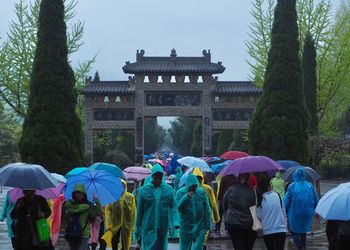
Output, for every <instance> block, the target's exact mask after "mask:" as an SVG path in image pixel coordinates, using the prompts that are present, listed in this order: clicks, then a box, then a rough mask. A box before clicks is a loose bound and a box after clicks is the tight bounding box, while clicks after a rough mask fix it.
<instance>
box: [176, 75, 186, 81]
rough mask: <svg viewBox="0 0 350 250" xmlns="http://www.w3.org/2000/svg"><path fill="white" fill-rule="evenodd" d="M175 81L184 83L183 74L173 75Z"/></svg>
mask: <svg viewBox="0 0 350 250" xmlns="http://www.w3.org/2000/svg"><path fill="white" fill-rule="evenodd" d="M175 80H176V83H184V82H185V76H181V75H178V76H175Z"/></svg>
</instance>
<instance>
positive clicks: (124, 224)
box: [105, 180, 136, 249]
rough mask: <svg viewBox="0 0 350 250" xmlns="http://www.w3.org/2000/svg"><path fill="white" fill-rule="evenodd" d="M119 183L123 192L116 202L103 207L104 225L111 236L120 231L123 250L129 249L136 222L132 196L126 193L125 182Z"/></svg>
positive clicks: (134, 204) (134, 203)
mask: <svg viewBox="0 0 350 250" xmlns="http://www.w3.org/2000/svg"><path fill="white" fill-rule="evenodd" d="M121 182H122V184H123V185H124V187H125V191H124V193H123V195H122V196H121V197H120V199H119V200H118V201H117V202H115V203H113V204H109V205H107V206H106V207H105V223H106V228H107V229H109V230H110V231H111V232H112V235H113V236H114V235H115V234H116V233H117V232H118V231H119V230H121V231H120V233H121V242H122V246H123V249H129V248H130V246H131V239H132V232H133V230H134V227H135V221H136V202H135V197H134V195H132V194H131V193H129V192H127V184H126V182H125V181H124V180H121ZM108 243H109V242H108Z"/></svg>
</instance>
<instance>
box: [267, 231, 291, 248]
mask: <svg viewBox="0 0 350 250" xmlns="http://www.w3.org/2000/svg"><path fill="white" fill-rule="evenodd" d="M285 241H286V233H275V234H268V235H264V242H265V245H266V248H267V250H283V249H284V243H285Z"/></svg>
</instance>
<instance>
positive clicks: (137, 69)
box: [123, 49, 225, 75]
mask: <svg viewBox="0 0 350 250" xmlns="http://www.w3.org/2000/svg"><path fill="white" fill-rule="evenodd" d="M144 53H145V52H144V51H143V50H141V52H137V55H136V62H134V63H130V62H126V64H125V66H124V67H123V71H124V73H128V74H144V75H178V74H182V75H191V74H196V75H204V74H208V75H212V74H221V73H223V72H224V71H225V67H224V66H222V63H221V62H217V63H213V62H211V55H210V51H208V52H207V51H206V50H204V51H203V56H202V57H177V54H176V50H175V49H173V50H172V51H171V54H170V56H169V57H153V56H152V57H146V56H144Z"/></svg>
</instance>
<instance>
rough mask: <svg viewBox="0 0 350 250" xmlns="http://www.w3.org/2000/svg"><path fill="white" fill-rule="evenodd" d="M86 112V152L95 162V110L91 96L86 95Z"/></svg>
mask: <svg viewBox="0 0 350 250" xmlns="http://www.w3.org/2000/svg"><path fill="white" fill-rule="evenodd" d="M84 106H85V107H84V113H85V152H86V154H87V155H89V156H90V160H91V163H92V162H93V137H92V119H93V112H92V108H91V103H90V100H89V97H85V105H84Z"/></svg>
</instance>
